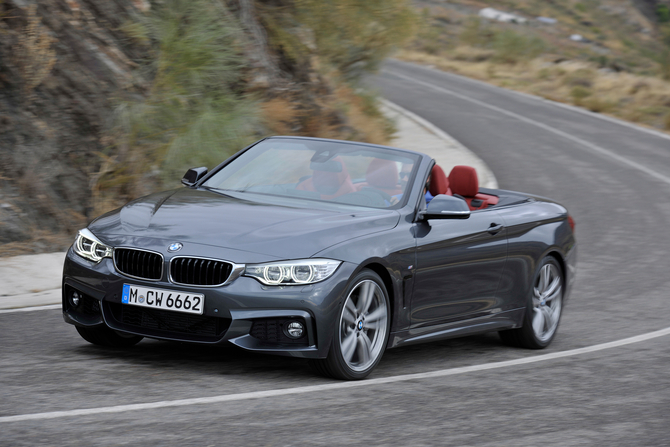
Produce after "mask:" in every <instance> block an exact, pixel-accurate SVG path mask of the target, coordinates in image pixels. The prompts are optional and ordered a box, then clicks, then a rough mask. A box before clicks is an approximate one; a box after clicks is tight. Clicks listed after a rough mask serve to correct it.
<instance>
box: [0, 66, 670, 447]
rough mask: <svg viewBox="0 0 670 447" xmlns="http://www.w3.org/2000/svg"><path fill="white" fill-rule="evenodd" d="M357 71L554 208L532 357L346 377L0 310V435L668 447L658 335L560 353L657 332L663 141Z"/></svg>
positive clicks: (33, 439)
mask: <svg viewBox="0 0 670 447" xmlns="http://www.w3.org/2000/svg"><path fill="white" fill-rule="evenodd" d="M373 82H374V84H375V85H376V86H377V87H378V88H379V89H380V91H381V92H382V93H383V94H384V96H386V97H387V98H388V99H390V100H391V101H393V102H395V103H397V104H399V105H401V106H403V107H405V108H407V109H409V110H411V111H413V112H414V113H416V114H418V115H420V116H422V117H423V118H425V119H427V120H428V121H430V122H432V123H434V124H435V125H437V126H438V127H440V128H442V129H444V130H445V131H446V132H448V133H449V134H451V135H453V136H454V137H455V138H456V139H457V140H459V141H461V142H462V143H463V144H465V145H466V146H467V147H469V148H470V149H472V150H473V151H474V152H476V153H477V154H478V155H479V156H480V157H482V158H483V159H484V161H486V162H487V164H488V165H489V166H490V167H491V168H492V170H493V172H495V174H496V176H497V179H498V182H499V184H500V187H501V188H507V189H514V190H521V191H525V192H529V193H534V194H539V195H545V196H549V197H552V198H555V199H557V200H559V201H560V202H562V203H563V204H565V205H566V206H567V207H568V209H569V210H570V212H571V214H572V215H573V217H574V218H575V221H576V223H577V226H576V231H577V238H578V243H579V265H578V267H579V271H578V280H577V283H576V284H575V288H574V289H573V293H572V298H571V300H570V301H569V303H568V305H567V307H566V308H565V311H564V315H563V322H562V326H561V328H560V330H559V334H558V336H557V338H556V339H555V341H554V343H553V344H552V346H551V347H550V348H549V349H547V350H545V351H542V352H534V351H527V350H520V349H513V348H508V347H504V346H502V345H501V344H500V342H499V340H498V338H497V336H496V335H495V334H487V335H483V336H478V337H468V338H463V339H458V340H450V341H443V342H435V343H431V344H427V345H420V346H412V347H406V348H400V349H395V350H391V351H388V352H387V353H386V354H385V356H384V359H383V360H382V363H381V364H380V366H379V368H378V369H377V370H376V372H375V373H374V374H373V376H372V377H371V380H368V381H365V382H357V383H356V384H355V385H347V384H346V383H344V382H332V381H329V380H326V379H321V378H319V377H316V376H314V375H313V374H312V373H311V372H310V371H309V369H308V368H307V365H306V363H305V362H304V361H302V360H294V359H285V358H277V357H268V356H259V355H253V354H249V353H245V352H241V351H238V350H235V349H221V348H209V347H198V346H196V347H193V346H190V345H179V344H172V343H164V342H159V341H151V340H147V341H143V342H142V343H140V344H139V345H138V346H137V347H136V349H133V350H130V351H118V350H113V349H110V350H104V349H99V348H96V347H93V346H91V345H87V344H86V343H84V342H83V341H82V340H81V339H80V338H79V336H78V335H77V334H76V332H75V331H74V329H73V328H72V327H71V326H68V325H65V324H64V323H63V322H62V319H61V316H60V312H59V311H57V310H43V311H34V312H20V313H3V314H0V328H2V332H1V333H0V365H1V366H0V445H12V446H16V445H30V446H32V445H120V444H131V445H179V446H181V445H228V444H229V445H273V446H274V445H277V446H288V445H308V446H311V445H326V446H331V445H353V444H356V445H365V444H372V445H403V446H405V445H412V446H423V445H478V446H489V445H490V446H500V445H511V446H536V445H557V446H566V445H596V446H600V445H610V446H612V445H621V446H630V445H649V446H661V445H670V427H669V426H668V424H669V421H670V416H669V413H670V376H669V375H668V373H667V371H668V367H669V366H670V360H669V358H670V344H669V343H668V342H669V341H670V335H662V334H656V335H662V336H656V337H655V338H650V339H647V340H643V341H638V342H636V343H632V344H626V345H623V346H616V347H609V349H599V348H598V349H594V350H587V351H588V352H583V351H579V352H573V351H571V350H574V349H576V348H583V347H590V346H594V345H598V344H601V343H606V342H611V341H615V340H620V339H624V338H627V337H632V336H636V335H639V334H645V333H649V332H652V331H657V330H661V329H665V328H667V327H670V318H668V317H669V316H670V311H669V310H668V309H669V307H670V296H668V295H669V294H668V291H669V290H670V274H669V272H670V269H669V267H670V260H668V256H667V255H666V252H667V249H668V247H669V246H670V234H668V229H669V228H670V199H669V198H670V138H667V137H665V136H662V135H660V134H655V133H654V132H650V131H647V130H641V129H639V128H635V127H634V126H629V125H624V124H621V123H617V122H616V121H611V120H605V119H601V118H599V117H597V116H594V115H592V114H587V113H583V112H578V111H575V110H572V109H570V108H567V107H563V106H558V105H556V104H553V103H550V102H547V101H542V100H538V99H535V98H530V97H527V96H524V95H519V94H516V93H512V92H509V91H506V90H502V89H498V88H495V87H491V86H488V85H485V84H481V83H478V82H475V81H471V80H467V79H464V78H460V77H457V76H453V75H449V74H446V73H441V72H437V71H434V70H430V69H426V68H421V67H417V66H414V65H410V64H405V63H401V62H397V61H390V62H388V63H387V64H386V65H385V67H384V69H383V70H382V72H381V74H380V75H379V76H377V77H376V78H375V79H373ZM663 334H665V333H663ZM566 351H569V352H568V353H570V354H571V355H569V356H562V355H563V354H561V353H565V352H566ZM547 354H548V355H547ZM572 354H574V355H572ZM510 360H511V362H508V363H504V364H493V363H494V362H504V361H510ZM515 360H518V361H515ZM528 360H537V361H533V362H532V363H525V362H526V361H528ZM459 368H460V369H459ZM413 373H418V374H419V375H417V376H412V377H400V376H402V375H407V374H413ZM422 373H428V374H422ZM305 387H312V388H305ZM252 392H256V394H247V393H252ZM207 396H215V398H214V399H210V400H206V401H197V402H194V401H186V402H184V401H179V400H180V399H192V398H200V397H207ZM147 403H154V404H153V405H145V404H147ZM129 404H138V406H137V407H127V406H125V405H129ZM101 407H106V408H107V409H106V410H101V409H100V408H101ZM71 410H82V411H79V412H77V413H73V412H71ZM59 411H63V412H65V413H54V412H59ZM35 413H45V415H43V416H40V417H41V418H40V419H33V418H32V416H26V415H31V414H35ZM12 416H14V418H11V417H12Z"/></svg>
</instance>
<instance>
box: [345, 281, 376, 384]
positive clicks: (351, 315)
mask: <svg viewBox="0 0 670 447" xmlns="http://www.w3.org/2000/svg"><path fill="white" fill-rule="evenodd" d="M387 320H388V308H387V305H386V299H385V297H384V292H382V289H381V288H380V287H379V285H378V284H377V283H376V282H375V281H372V280H369V279H365V280H363V281H361V282H359V283H358V284H356V286H355V287H354V288H353V289H352V290H351V292H350V293H349V295H348V296H347V301H346V302H345V304H344V306H343V308H342V315H341V316H340V326H339V327H340V330H339V343H340V351H341V353H342V358H343V360H344V361H345V362H346V364H347V366H348V367H349V368H351V369H352V370H353V371H357V372H359V371H364V370H366V369H368V368H369V367H370V366H371V365H373V364H374V363H375V362H376V361H377V358H378V357H379V356H380V355H381V353H382V352H383V351H384V343H385V342H386V330H387V327H388V325H387Z"/></svg>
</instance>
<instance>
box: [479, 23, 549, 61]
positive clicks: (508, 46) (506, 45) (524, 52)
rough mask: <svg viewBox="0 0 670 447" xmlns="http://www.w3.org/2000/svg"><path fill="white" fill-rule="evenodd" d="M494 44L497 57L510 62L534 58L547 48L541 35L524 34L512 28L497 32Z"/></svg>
mask: <svg viewBox="0 0 670 447" xmlns="http://www.w3.org/2000/svg"><path fill="white" fill-rule="evenodd" d="M492 44H493V49H494V50H495V51H496V59H497V60H498V61H500V62H504V63H509V64H515V63H517V62H521V61H524V60H530V59H533V58H535V57H537V56H539V55H540V54H542V52H543V51H544V49H545V43H544V41H543V40H542V39H540V38H539V37H535V36H531V37H529V36H524V35H523V34H519V33H516V32H514V31H511V30H506V31H503V32H501V33H497V34H496V35H495V37H494V39H493V42H492Z"/></svg>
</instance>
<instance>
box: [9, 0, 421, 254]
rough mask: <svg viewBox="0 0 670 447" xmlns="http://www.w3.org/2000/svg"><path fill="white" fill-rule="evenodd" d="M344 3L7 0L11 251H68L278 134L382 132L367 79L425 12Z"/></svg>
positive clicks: (383, 3) (367, 137)
mask: <svg viewBox="0 0 670 447" xmlns="http://www.w3.org/2000/svg"><path fill="white" fill-rule="evenodd" d="M344 3H346V7H343V8H338V9H336V10H329V9H324V7H323V6H324V4H323V3H322V2H321V1H320V0H300V1H293V0H162V1H160V2H153V3H152V2H150V1H149V0H40V1H39V2H37V1H35V0H0V256H3V255H5V256H6V255H12V254H22V253H26V252H42V251H53V250H61V249H63V248H65V247H67V245H69V243H70V242H71V239H72V237H73V235H74V232H75V231H76V230H77V229H79V228H81V227H83V226H85V225H86V223H87V222H88V221H90V220H91V219H93V218H94V217H95V216H96V215H98V214H100V213H101V212H104V211H106V210H109V209H112V208H114V207H116V206H119V205H120V204H122V203H124V201H127V200H130V199H132V198H135V197H137V196H139V195H142V194H146V193H149V192H152V191H154V190H156V189H159V188H166V187H172V186H176V185H178V184H179V179H178V178H175V176H176V175H178V174H174V172H172V171H175V172H177V171H179V170H180V169H184V167H183V166H182V165H185V166H186V167H188V166H195V165H199V166H202V165H208V166H210V167H211V166H213V165H214V164H216V163H218V162H219V161H220V160H222V159H225V158H226V157H227V156H228V155H231V154H232V153H234V152H235V150H236V148H239V147H243V145H242V144H241V143H248V142H251V141H253V140H255V139H258V138H260V137H263V136H265V135H270V134H290V135H310V136H322V137H330V138H342V139H354V140H362V141H369V142H373V143H384V142H385V141H386V140H387V139H388V137H389V135H390V134H391V133H392V131H393V129H392V125H389V122H388V121H386V120H385V118H384V117H383V116H382V115H381V114H380V113H379V110H378V109H377V108H376V102H375V100H374V95H370V94H369V93H368V92H366V91H365V90H363V89H361V85H360V84H359V83H358V82H357V80H358V79H359V78H360V77H361V76H362V73H364V72H367V71H369V70H372V69H374V67H375V66H376V65H378V63H379V62H380V61H381V60H383V58H384V57H385V55H386V54H388V53H389V51H390V50H391V49H392V48H393V47H394V46H397V45H400V44H401V41H403V40H406V39H407V38H409V37H410V35H411V33H412V31H411V30H413V29H414V20H415V16H414V13H413V12H412V10H411V8H410V7H409V0H366V1H365V2H363V1H361V2H358V1H356V0H349V1H347V2H344ZM215 45H218V46H215ZM212 117H214V118H212ZM203 123H205V124H206V125H204V124H203ZM219 123H221V125H219ZM240 123H241V124H240ZM241 129H244V130H241ZM212 136H214V137H212ZM228 137H230V138H228ZM208 138H209V140H208ZM233 140H235V144H233V142H232V141H233ZM238 143H240V144H238ZM222 148H223V149H222ZM208 149H209V153H207V150H208ZM198 157H199V158H198ZM207 157H209V158H207ZM214 160H215V161H214ZM190 163H194V164H190ZM195 163H198V164H195ZM213 163H214V164H213ZM187 164H188V165H187ZM182 172H183V171H182ZM167 174H169V175H167ZM166 176H167V177H168V178H169V180H166Z"/></svg>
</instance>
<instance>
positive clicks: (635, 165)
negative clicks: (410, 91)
mask: <svg viewBox="0 0 670 447" xmlns="http://www.w3.org/2000/svg"><path fill="white" fill-rule="evenodd" d="M393 76H397V77H399V78H402V79H404V80H406V81H410V82H414V83H415V84H420V85H423V86H424V87H428V88H430V89H433V90H436V91H439V92H442V93H445V94H447V95H451V96H454V97H456V98H459V99H462V100H464V101H468V102H471V103H473V104H477V105H479V106H482V107H485V108H487V109H490V110H494V111H496V112H498V113H501V114H503V115H507V116H509V117H512V118H515V119H517V120H519V121H523V122H524V123H527V124H531V125H533V126H536V127H539V128H541V129H544V130H546V131H547V132H551V133H553V134H555V135H559V136H561V137H563V138H565V139H567V140H571V141H574V142H575V143H578V144H579V145H581V146H584V147H587V148H589V149H591V150H592V151H593V152H597V153H599V154H601V155H605V156H607V157H609V158H611V159H613V160H616V161H618V162H619V163H622V164H624V165H627V166H629V167H631V168H634V169H637V170H638V171H642V172H644V173H645V174H647V175H649V176H651V177H654V178H655V179H657V180H660V181H662V182H664V183H667V184H669V185H670V177H668V176H666V175H663V174H661V173H660V172H656V171H654V170H653V169H650V168H648V167H646V166H644V165H642V164H640V163H637V162H635V161H633V160H630V159H628V158H626V157H622V156H621V155H618V154H615V153H614V152H612V151H609V150H607V149H605V148H603V147H600V146H597V145H595V144H593V143H590V142H588V141H586V140H583V139H581V138H579V137H576V136H574V135H570V134H569V133H567V132H563V131H562V130H558V129H556V128H554V127H551V126H549V125H547V124H544V123H541V122H539V121H536V120H534V119H531V118H527V117H525V116H523V115H519V114H518V113H514V112H510V111H509V110H506V109H502V108H500V107H497V106H494V105H491V104H488V103H486V102H484V101H480V100H478V99H473V98H470V97H468V96H465V95H461V94H460V93H457V92H455V91H453V90H449V89H446V88H444V87H438V86H436V85H433V84H431V83H428V82H424V81H419V80H418V79H414V78H412V77H409V76H405V75H401V74H398V73H393Z"/></svg>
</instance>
